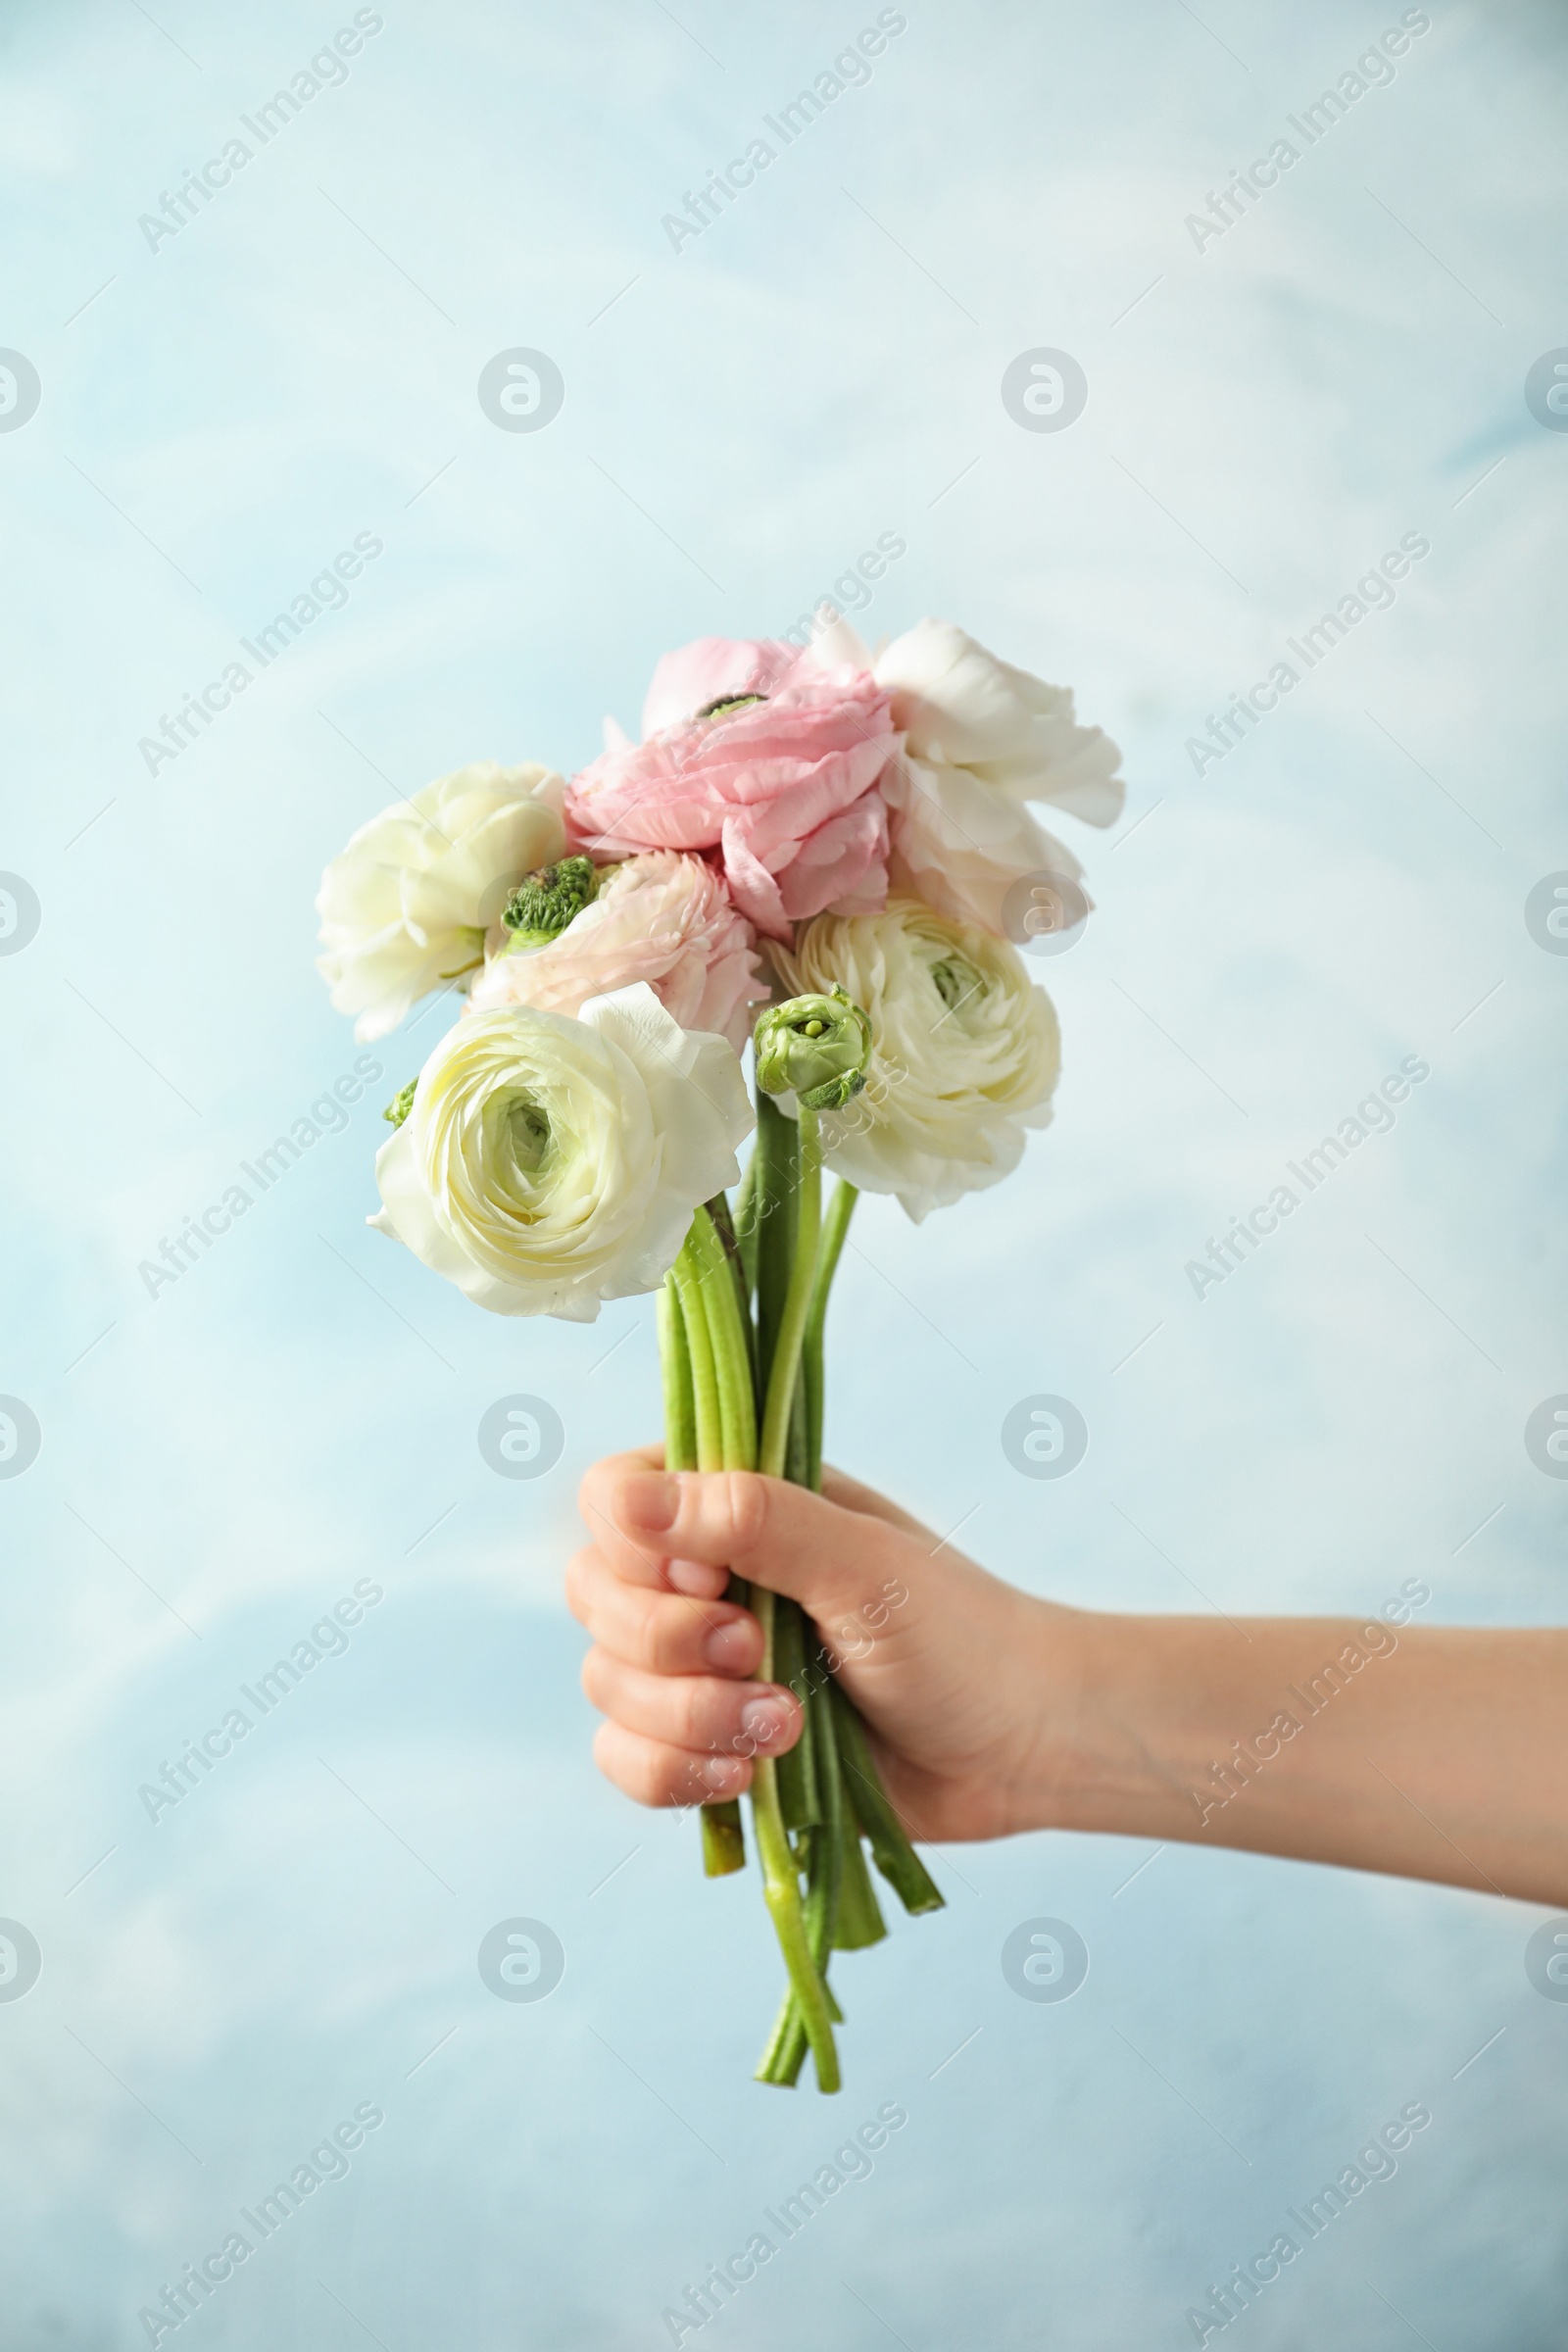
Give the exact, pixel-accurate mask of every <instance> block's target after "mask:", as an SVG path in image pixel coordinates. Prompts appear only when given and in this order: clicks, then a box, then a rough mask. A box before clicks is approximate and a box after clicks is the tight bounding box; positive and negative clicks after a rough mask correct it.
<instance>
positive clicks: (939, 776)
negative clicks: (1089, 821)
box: [882, 752, 1088, 938]
mask: <svg viewBox="0 0 1568 2352" xmlns="http://www.w3.org/2000/svg"><path fill="white" fill-rule="evenodd" d="M882 793H883V798H884V799H885V800H886V802H887V804H888V833H889V843H890V856H889V858H888V880H889V883H890V885H891V887H892V888H893V889H894V890H896V891H902V892H906V893H907V894H908V895H909V896H910V897H912V898H917V899H923V900H924V901H925V903H926V905H927V906H928V907H936V908H937V910H938V912H939V913H942V914H945V915H948V916H950V917H951V919H952V920H953V921H954V922H958V923H979V924H980V925H981V926H982V928H983V929H985V930H987V931H992V932H995V933H996V935H997V936H998V938H1007V937H1011V938H1018V937H1019V936H1020V923H1021V920H1022V917H1023V915H1024V913H1025V912H1026V911H1027V908H1026V907H1019V906H1018V905H1017V904H1016V901H1015V897H1014V894H1016V897H1017V898H1021V899H1024V900H1027V899H1028V896H1029V894H1028V891H1027V889H1022V890H1020V888H1019V886H1020V885H1021V884H1023V883H1024V881H1025V878H1026V877H1027V876H1039V875H1041V874H1056V875H1059V876H1060V877H1061V878H1062V880H1064V881H1068V882H1077V881H1079V880H1080V879H1081V877H1082V874H1083V870H1084V869H1083V867H1082V866H1081V865H1080V864H1079V862H1078V860H1077V858H1075V857H1074V856H1073V854H1072V852H1071V850H1069V849H1068V848H1066V846H1065V845H1064V844H1063V843H1061V842H1059V841H1058V840H1057V839H1056V837H1055V835H1054V833H1048V832H1047V831H1046V829H1045V827H1044V825H1042V824H1039V823H1037V822H1036V820H1035V818H1034V817H1033V816H1031V814H1030V813H1029V810H1028V809H1027V808H1026V807H1025V805H1024V803H1023V802H1022V801H1020V800H1015V799H1014V798H1013V796H1012V794H1011V793H1007V792H999V791H998V790H997V789H996V787H995V785H992V784H988V783H987V782H986V781H985V780H984V778H983V777H981V776H979V775H977V774H976V772H975V771H974V769H973V768H970V767H956V766H951V765H950V764H949V763H948V761H947V760H919V759H916V758H915V756H914V755H913V754H912V753H910V752H906V753H905V755H904V757H903V759H902V760H895V761H894V762H893V764H892V766H891V767H890V768H889V769H888V771H887V774H886V775H885V776H884V778H883V780H882ZM1009 900H1014V903H1013V904H1010V905H1009ZM1085 904H1086V905H1087V904H1088V901H1087V898H1086V900H1085Z"/></svg>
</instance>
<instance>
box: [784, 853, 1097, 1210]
mask: <svg viewBox="0 0 1568 2352" xmlns="http://www.w3.org/2000/svg"><path fill="white" fill-rule="evenodd" d="M772 955H773V960H774V962H775V963H776V964H777V965H778V968H779V970H780V972H781V974H782V975H783V978H784V981H785V983H786V985H787V986H788V987H789V988H790V989H791V990H792V991H793V992H795V993H796V994H798V995H806V994H808V993H813V992H820V991H825V990H827V989H829V988H830V987H831V986H832V984H833V982H834V981H835V980H836V981H838V982H839V984H840V986H841V987H843V988H845V989H846V990H847V991H848V992H849V994H850V995H851V996H852V997H853V998H854V1000H855V1002H856V1003H857V1004H858V1005H860V1006H862V1007H863V1009H864V1010H865V1011H866V1012H867V1013H868V1014H869V1015H870V1020H871V1059H870V1063H869V1065H868V1067H867V1070H866V1084H865V1092H864V1093H863V1094H861V1095H858V1096H857V1097H856V1099H855V1101H854V1102H853V1103H851V1104H850V1105H849V1106H848V1108H847V1109H845V1110H844V1111H842V1112H834V1113H829V1112H824V1113H823V1114H822V1143H823V1151H824V1155H825V1157H826V1160H827V1164H828V1165H829V1167H831V1168H832V1169H834V1171H835V1172H836V1173H837V1174H838V1175H840V1176H845V1177H847V1178H848V1179H849V1181H850V1182H851V1183H852V1184H855V1185H858V1186H859V1187H860V1189H861V1191H862V1192H870V1193H896V1194H897V1195H898V1197H899V1200H900V1201H902V1202H903V1204H904V1207H905V1209H906V1210H907V1213H908V1214H909V1216H911V1217H912V1218H913V1219H914V1221H915V1222H916V1224H918V1223H919V1221H920V1219H921V1218H922V1217H924V1216H925V1214H926V1213H927V1211H928V1210H930V1209H932V1208H939V1207H944V1206H946V1205H947V1204H948V1203H949V1202H951V1201H957V1200H960V1199H961V1198H962V1196H963V1195H964V1194H965V1193H970V1192H976V1191H978V1190H979V1189H980V1188H981V1187H982V1186H984V1185H989V1184H998V1183H1000V1182H1001V1180H1002V1178H1003V1177H1004V1176H1005V1175H1007V1174H1008V1173H1009V1171H1010V1170H1011V1169H1013V1168H1014V1167H1016V1166H1017V1164H1018V1161H1019V1159H1020V1158H1021V1157H1022V1154H1023V1146H1024V1133H1025V1130H1026V1129H1028V1128H1031V1127H1045V1126H1048V1125H1049V1124H1050V1121H1051V1096H1052V1091H1053V1089H1054V1086H1055V1083H1056V1077H1057V1073H1058V1071H1059V1069H1060V1067H1061V1040H1060V1035H1059V1032H1058V1030H1057V1027H1056V1016H1055V1013H1054V1010H1053V1008H1052V1004H1051V999H1050V998H1049V997H1048V996H1047V995H1046V994H1045V992H1044V990H1043V989H1039V988H1036V987H1035V986H1034V984H1033V982H1032V981H1031V979H1030V977H1029V973H1028V970H1027V967H1026V966H1025V964H1024V961H1023V958H1022V956H1019V954H1018V953H1017V951H1016V949H1014V948H1012V947H1009V946H1008V944H1007V942H1006V941H1005V940H1003V939H998V938H996V937H995V936H994V935H993V934H992V933H991V932H990V931H987V930H985V929H983V928H982V927H981V926H979V925H978V924H973V923H956V922H951V921H949V920H948V919H946V918H945V917H944V916H942V915H940V914H937V913H934V912H933V911H932V909H931V908H930V907H927V906H922V905H920V904H919V903H918V902H916V901H914V900H911V899H894V900H891V901H890V902H889V904H888V906H887V907H886V908H885V910H884V911H883V912H882V913H880V914H857V915H829V914H819V915H817V916H816V917H815V919H814V920H813V921H812V922H809V923H808V924H806V925H805V926H804V928H803V929H802V931H801V934H800V937H799V938H798V940H797V942H796V946H795V951H794V953H793V955H791V954H788V953H786V952H785V951H784V950H783V949H781V948H775V949H774V950H773V951H772Z"/></svg>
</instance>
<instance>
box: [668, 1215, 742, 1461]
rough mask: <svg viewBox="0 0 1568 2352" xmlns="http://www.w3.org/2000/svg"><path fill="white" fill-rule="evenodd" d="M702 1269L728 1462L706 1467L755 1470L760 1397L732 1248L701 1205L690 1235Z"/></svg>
mask: <svg viewBox="0 0 1568 2352" xmlns="http://www.w3.org/2000/svg"><path fill="white" fill-rule="evenodd" d="M685 1253H686V1254H689V1255H690V1257H691V1260H692V1262H693V1264H694V1266H695V1268H696V1272H697V1292H698V1295H699V1298H700V1300H701V1312H702V1315H703V1318H704V1320H705V1322H706V1324H707V1327H708V1341H709V1347H710V1348H711V1353H712V1361H713V1384H714V1387H715V1389H716V1390H717V1393H718V1417H719V1433H720V1434H719V1447H720V1451H721V1453H722V1456H723V1459H722V1462H721V1463H720V1462H705V1463H704V1464H703V1468H704V1469H711V1470H716V1469H719V1468H723V1469H725V1470H749V1469H750V1468H751V1467H752V1465H753V1463H754V1462H755V1461H756V1459H757V1400H756V1392H755V1390H754V1388H753V1386H752V1356H751V1349H750V1348H748V1346H747V1344H746V1331H745V1327H744V1325H743V1324H742V1322H741V1300H740V1293H739V1290H738V1288H737V1286H736V1279H735V1274H734V1271H733V1269H732V1267H731V1264H730V1259H729V1253H728V1251H727V1250H725V1248H724V1244H723V1241H722V1240H721V1238H720V1236H719V1234H718V1232H717V1230H716V1229H715V1227H714V1224H713V1220H712V1218H711V1216H710V1215H709V1213H708V1211H707V1209H706V1208H700V1209H699V1210H698V1211H697V1213H696V1215H695V1216H694V1217H693V1219H692V1229H691V1232H690V1233H689V1234H688V1235H687V1237H686V1252H685Z"/></svg>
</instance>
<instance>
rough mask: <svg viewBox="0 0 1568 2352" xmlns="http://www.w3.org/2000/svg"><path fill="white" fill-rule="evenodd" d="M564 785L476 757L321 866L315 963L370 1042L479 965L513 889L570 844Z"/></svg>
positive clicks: (531, 769) (529, 767) (388, 812)
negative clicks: (487, 938)
mask: <svg viewBox="0 0 1568 2352" xmlns="http://www.w3.org/2000/svg"><path fill="white" fill-rule="evenodd" d="M564 793H565V785H564V782H563V780H562V778H561V777H560V776H558V775H556V774H555V773H554V772H553V771H552V770H551V769H550V768H548V767H536V766H534V765H533V764H532V763H531V762H530V763H527V764H524V765H523V766H521V767H502V766H501V765H500V764H499V762H498V761H496V760H473V761H471V762H470V763H469V765H468V766H466V767H460V768H458V769H457V770H456V771H455V772H454V773H453V774H452V775H450V776H442V777H441V778H440V779H439V780H438V781H437V782H436V783H434V784H427V785H426V786H425V787H424V790H423V791H422V792H417V793H416V794H415V795H414V797H413V799H412V800H409V801H402V802H399V803H398V805H397V806H396V807H395V808H392V809H383V810H382V812H381V814H380V815H379V816H372V817H371V818H370V820H369V822H368V824H365V825H362V826H361V827H360V829H359V831H358V832H357V833H356V834H355V835H354V836H353V838H352V840H351V841H350V842H349V845H348V848H347V849H346V850H344V851H343V852H342V853H341V855H340V856H338V857H336V858H333V860H332V862H331V864H330V865H329V866H328V867H327V869H326V871H325V873H324V874H323V875H322V876H321V887H320V891H319V894H318V896H317V901H316V907H317V911H318V913H319V915H320V917H321V947H322V950H323V951H324V952H323V953H322V955H320V956H319V957H318V958H317V969H318V970H319V972H320V973H321V975H322V977H323V978H324V979H325V980H326V981H327V983H328V985H329V986H330V988H331V991H332V1003H333V1005H334V1007H335V1008H336V1010H337V1011H339V1012H351V1013H355V1014H357V1015H358V1016H359V1017H358V1018H357V1020H356V1021H355V1024H354V1034H355V1036H356V1037H357V1038H359V1039H361V1040H362V1041H363V1042H367V1043H368V1042H369V1041H370V1040H371V1039H373V1038H377V1037H384V1036H385V1035H386V1034H387V1031H388V1030H389V1029H395V1028H396V1027H397V1025H398V1023H399V1021H401V1020H402V1019H403V1017H404V1015H405V1014H406V1013H407V1012H408V1011H409V1010H410V1009H411V1007H412V1006H413V1005H416V1004H417V1002H418V1000H419V998H420V997H423V996H427V995H428V994H429V992H430V990H431V989H433V988H439V987H440V986H441V984H442V982H443V981H445V980H452V979H461V978H463V977H464V976H465V975H466V973H468V972H469V971H472V970H476V969H477V968H478V966H479V965H480V963H481V962H482V961H483V957H484V939H485V933H486V931H487V930H488V928H489V927H490V925H491V924H492V923H493V922H495V921H496V920H497V919H498V917H499V915H500V913H501V909H502V907H503V906H504V905H505V904H506V900H507V897H508V895H509V893H510V892H511V891H512V890H514V889H515V887H516V885H517V883H519V882H520V881H521V880H522V878H523V876H524V875H525V874H528V873H531V872H532V871H533V870H534V868H535V867H536V866H540V865H548V864H549V863H550V861H551V860H552V858H559V857H560V856H561V854H562V852H563V850H564V848H565V839H566V837H565V829H564V825H563V823H562V815H561V809H562V801H563V798H564Z"/></svg>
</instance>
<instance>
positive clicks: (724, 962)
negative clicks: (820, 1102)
mask: <svg viewBox="0 0 1568 2352" xmlns="http://www.w3.org/2000/svg"><path fill="white" fill-rule="evenodd" d="M636 980H646V981H647V982H648V984H649V986H650V987H651V988H652V989H653V992H654V994H655V996H656V997H657V998H658V999H659V1001H660V1003H661V1004H662V1005H663V1007H664V1010H665V1011H666V1012H667V1013H668V1014H669V1016H670V1018H671V1019H672V1020H675V1021H678V1022H679V1023H680V1026H681V1027H682V1028H683V1029H701V1030H708V1031H711V1032H712V1033H713V1034H714V1035H716V1036H718V1037H722V1038H727V1039H728V1041H729V1043H730V1044H731V1045H732V1046H733V1047H734V1049H735V1051H736V1053H737V1054H739V1053H740V1051H741V1050H742V1048H743V1047H744V1045H745V1043H746V1040H747V1038H748V1036H749V1035H750V1034H751V1028H752V1023H753V1021H754V1019H755V1018H756V1008H757V1007H758V1006H759V1005H763V1004H765V1003H766V1001H767V995H768V984H767V982H766V981H765V980H761V979H759V978H758V975H757V956H756V954H755V951H754V948H753V932H752V927H751V925H750V923H748V922H747V921H746V919H745V917H744V916H742V915H739V914H737V913H736V911H735V909H734V907H732V906H731V905H730V903H729V900H728V898H727V897H726V895H725V891H724V885H723V883H722V882H721V881H720V880H719V878H718V876H717V874H715V873H714V871H713V869H712V867H711V865H709V864H708V863H707V862H706V860H705V859H703V858H686V857H682V856H680V855H679V854H678V853H677V852H675V851H673V850H654V851H650V852H649V853H648V854H647V855H646V856H644V857H641V858H628V859H627V860H626V863H625V864H624V865H620V866H617V867H616V868H615V869H614V871H613V873H612V874H610V875H609V876H608V877H607V878H606V880H605V881H604V883H603V884H602V885H601V888H600V892H599V896H598V898H596V899H595V900H594V901H593V902H592V904H591V905H589V906H587V907H584V908H583V910H582V912H581V914H579V915H577V916H576V917H575V918H574V919H573V920H572V921H571V922H570V923H568V924H567V926H566V928H565V930H564V931H563V932H562V933H561V935H560V937H559V938H557V939H553V940H552V941H551V942H550V944H549V946H548V947H544V948H534V949H522V950H518V951H515V952H514V953H512V954H510V955H509V954H507V953H506V952H505V951H503V953H502V954H500V955H498V956H492V957H491V959H490V961H489V962H488V963H487V964H486V966H485V968H484V970H483V972H482V973H481V974H480V975H479V977H478V979H476V980H475V982H474V984H473V987H472V989H471V991H470V992H469V996H468V1003H467V1009H468V1010H469V1011H471V1012H489V1011H492V1010H494V1009H495V1007H496V1006H498V1005H534V1006H535V1007H536V1008H537V1009H538V1010H540V1011H543V1012H564V1013H567V1014H570V1015H575V1014H576V1013H577V1011H578V1010H579V1008H580V1007H581V1006H582V1005H585V1004H586V1003H587V1001H588V999H589V998H590V997H598V996H607V995H610V994H612V993H613V991H614V990H616V989H618V988H627V987H629V986H630V985H631V983H632V982H633V981H636Z"/></svg>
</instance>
